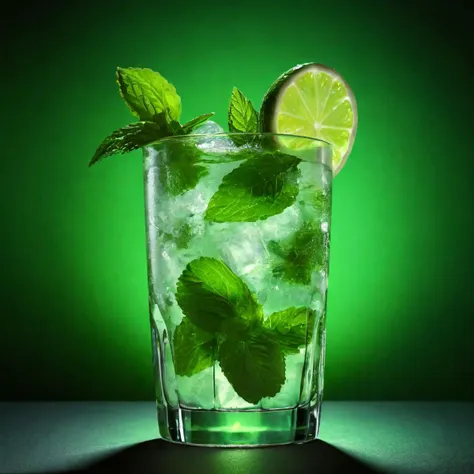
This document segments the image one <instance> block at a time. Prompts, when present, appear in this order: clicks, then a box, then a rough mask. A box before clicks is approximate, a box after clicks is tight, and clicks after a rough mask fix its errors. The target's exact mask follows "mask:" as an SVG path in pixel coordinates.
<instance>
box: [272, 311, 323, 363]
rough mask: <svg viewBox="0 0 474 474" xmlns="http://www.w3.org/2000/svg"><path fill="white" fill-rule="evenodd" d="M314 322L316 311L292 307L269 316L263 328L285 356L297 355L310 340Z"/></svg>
mask: <svg viewBox="0 0 474 474" xmlns="http://www.w3.org/2000/svg"><path fill="white" fill-rule="evenodd" d="M315 321H316V311H314V310H312V309H310V308H305V307H301V308H295V307H292V308H287V309H285V310H283V311H278V312H276V313H273V314H271V315H270V316H269V317H268V318H267V319H266V320H265V322H264V327H265V328H266V329H268V331H269V334H271V336H272V337H274V338H275V339H276V340H277V341H278V343H279V344H280V347H281V350H282V351H283V353H284V354H285V355H287V354H297V353H298V352H299V350H300V348H301V347H304V346H305V345H306V342H307V341H310V340H311V336H312V333H313V330H314V324H315Z"/></svg>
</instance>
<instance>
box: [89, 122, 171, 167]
mask: <svg viewBox="0 0 474 474" xmlns="http://www.w3.org/2000/svg"><path fill="white" fill-rule="evenodd" d="M166 136H168V131H167V130H166V129H164V128H162V127H160V126H159V125H158V124H156V123H154V122H136V123H132V124H130V125H127V126H125V127H122V128H119V129H118V130H115V131H114V132H112V133H111V134H110V135H109V136H108V137H107V138H106V139H105V140H104V141H103V142H102V143H101V144H100V145H99V147H98V148H97V150H96V152H95V154H94V156H93V157H92V160H91V161H90V163H89V166H92V165H93V164H95V163H97V162H98V161H100V160H102V159H103V158H106V157H107V156H110V155H114V154H116V153H128V152H130V151H133V150H136V149H137V148H141V147H144V146H147V145H149V144H150V143H153V142H155V141H157V140H159V139H160V138H163V137H166Z"/></svg>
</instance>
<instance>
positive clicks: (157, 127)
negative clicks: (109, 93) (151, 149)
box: [89, 67, 214, 194]
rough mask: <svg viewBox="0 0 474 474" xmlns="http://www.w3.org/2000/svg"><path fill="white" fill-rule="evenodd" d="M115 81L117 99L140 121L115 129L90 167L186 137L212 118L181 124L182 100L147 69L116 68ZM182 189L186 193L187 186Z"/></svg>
mask: <svg viewBox="0 0 474 474" xmlns="http://www.w3.org/2000/svg"><path fill="white" fill-rule="evenodd" d="M116 78H117V83H118V85H119V91H120V96H121V97H122V99H123V100H124V102H125V104H126V105H127V107H128V108H129V110H130V111H131V112H132V114H133V115H134V116H135V117H137V118H138V119H139V122H137V123H133V124H130V125H127V126H125V127H123V128H120V129H118V130H115V131H114V132H112V133H111V134H110V135H109V136H108V137H107V138H105V140H103V142H102V143H101V144H100V145H99V147H98V148H97V150H96V152H95V154H94V156H93V158H92V160H91V161H90V162H89V166H92V165H94V164H95V163H97V162H99V161H101V160H102V159H103V158H106V157H108V156H111V155H114V154H116V153H127V152H130V151H133V150H136V149H137V148H143V147H146V146H148V145H150V144H152V143H154V142H156V141H158V140H161V139H162V138H165V137H171V136H177V135H185V134H188V133H190V132H191V131H192V130H193V129H194V128H195V127H197V126H198V125H200V124H202V123H204V122H205V121H206V120H208V119H209V118H210V117H212V116H213V115H214V114H213V113H211V114H203V115H200V116H199V117H196V118H194V119H192V120H190V121H189V122H187V123H185V124H184V125H181V123H180V122H179V119H180V116H181V97H180V96H179V95H178V93H177V92H176V88H175V87H174V86H173V85H172V84H171V83H170V82H168V81H167V80H166V79H165V78H164V77H163V76H162V75H161V74H159V73H158V72H155V71H152V70H151V69H147V68H121V67H119V68H117V71H116ZM202 175H203V174H202V173H197V174H196V177H197V178H200V177H202ZM191 181H193V180H188V182H191ZM197 181H198V180H195V182H194V186H195V185H196V184H197ZM183 188H185V189H186V190H187V189H189V186H188V185H185V186H183ZM178 194H179V193H178Z"/></svg>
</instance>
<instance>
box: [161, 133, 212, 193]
mask: <svg viewBox="0 0 474 474" xmlns="http://www.w3.org/2000/svg"><path fill="white" fill-rule="evenodd" d="M155 150H156V152H158V153H159V154H160V156H159V158H158V160H157V164H158V170H159V175H158V176H159V180H160V184H161V186H163V190H164V191H165V192H166V193H167V194H170V195H171V196H179V195H180V194H183V193H185V192H186V191H189V190H190V189H194V188H195V187H196V185H197V184H198V182H199V180H200V179H201V178H203V177H204V176H206V175H207V174H208V171H207V168H206V167H205V166H203V165H202V164H199V161H200V156H201V152H200V151H199V150H198V149H197V148H196V147H195V146H194V144H192V143H186V142H184V141H183V142H179V141H168V142H167V143H166V145H161V144H160V145H158V146H157V147H156V148H155Z"/></svg>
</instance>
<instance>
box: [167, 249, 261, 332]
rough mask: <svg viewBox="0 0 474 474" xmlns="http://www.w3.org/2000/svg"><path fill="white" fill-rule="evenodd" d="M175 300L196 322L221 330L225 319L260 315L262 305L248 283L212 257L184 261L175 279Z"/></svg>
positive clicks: (210, 328)
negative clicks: (186, 262) (181, 271)
mask: <svg viewBox="0 0 474 474" xmlns="http://www.w3.org/2000/svg"><path fill="white" fill-rule="evenodd" d="M176 300H177V302H178V305H179V306H180V308H181V310H182V311H183V313H184V314H185V315H186V316H188V318H189V319H190V320H191V321H192V322H193V323H194V324H195V325H196V326H198V327H200V328H201V329H204V330H205V331H209V332H212V333H213V332H219V331H222V330H223V322H224V321H225V320H227V319H233V318H242V319H248V320H257V321H258V320H262V319H263V310H262V307H261V306H260V305H259V303H258V302H257V301H256V299H255V296H254V295H253V294H252V293H251V292H250V290H249V289H248V287H247V285H246V284H245V283H244V282H243V281H242V280H241V279H240V278H239V277H238V276H237V275H236V274H235V273H234V272H233V271H232V270H231V269H230V268H229V267H228V266H227V265H226V264H225V263H224V262H221V261H220V260H216V259H214V258H209V257H202V258H198V259H196V260H193V261H191V262H190V263H189V264H188V265H187V267H186V268H185V270H184V271H183V273H182V274H181V276H180V277H179V279H178V284H177V292H176Z"/></svg>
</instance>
